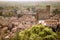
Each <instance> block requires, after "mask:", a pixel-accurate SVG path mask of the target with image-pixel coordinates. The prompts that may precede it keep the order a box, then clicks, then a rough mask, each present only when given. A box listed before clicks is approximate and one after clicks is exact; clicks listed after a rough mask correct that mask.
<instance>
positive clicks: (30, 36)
mask: <svg viewBox="0 0 60 40" xmlns="http://www.w3.org/2000/svg"><path fill="white" fill-rule="evenodd" d="M19 38H20V40H56V38H57V34H56V33H55V32H53V31H52V29H51V28H47V27H45V26H43V25H35V26H32V27H31V28H30V29H26V30H24V31H21V32H20V33H19Z"/></svg>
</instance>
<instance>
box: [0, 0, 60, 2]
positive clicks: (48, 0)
mask: <svg viewBox="0 0 60 40" xmlns="http://www.w3.org/2000/svg"><path fill="white" fill-rule="evenodd" d="M0 1H20V2H21V1H60V0H0Z"/></svg>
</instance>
